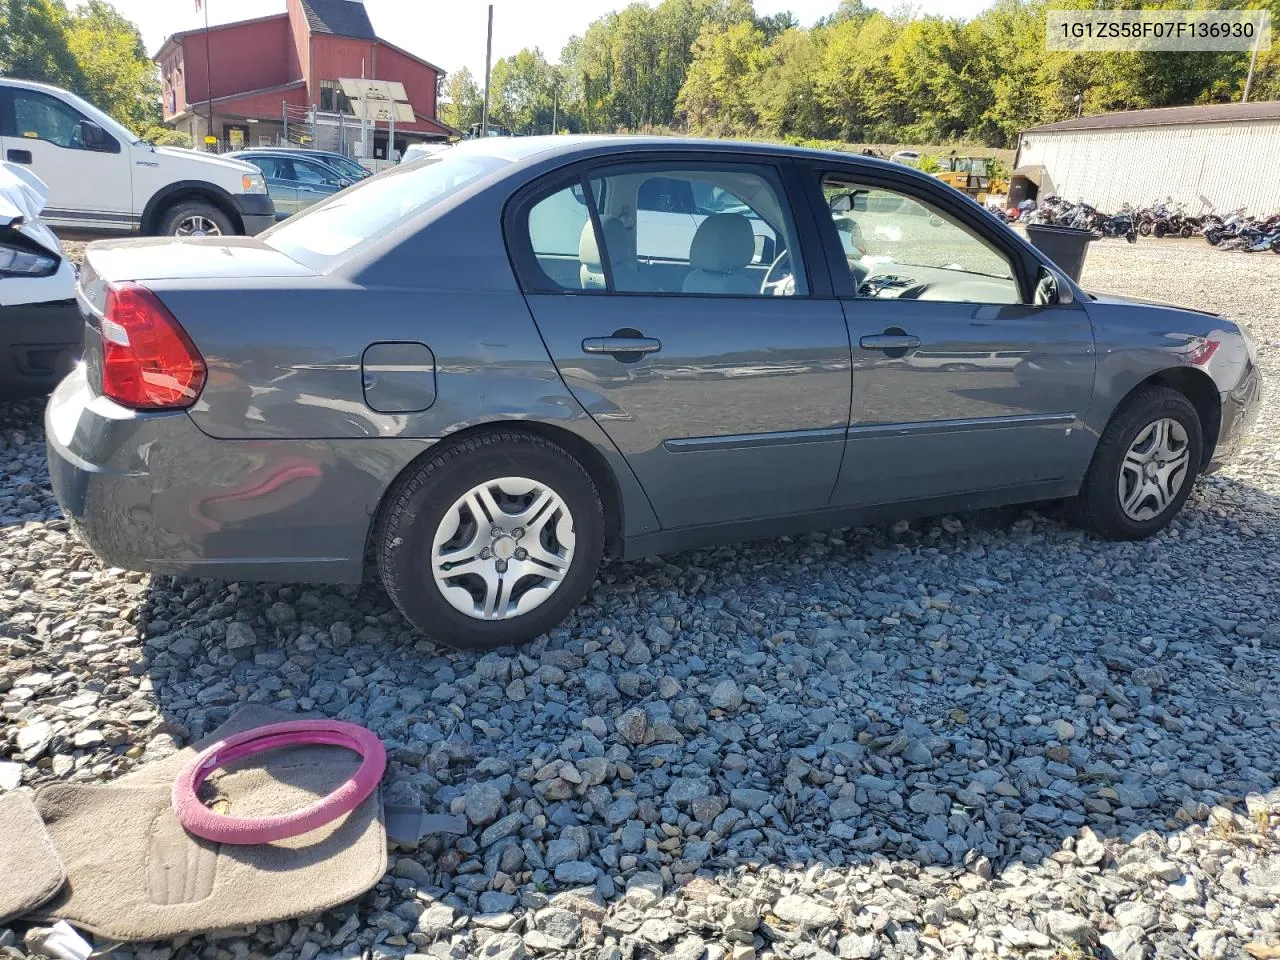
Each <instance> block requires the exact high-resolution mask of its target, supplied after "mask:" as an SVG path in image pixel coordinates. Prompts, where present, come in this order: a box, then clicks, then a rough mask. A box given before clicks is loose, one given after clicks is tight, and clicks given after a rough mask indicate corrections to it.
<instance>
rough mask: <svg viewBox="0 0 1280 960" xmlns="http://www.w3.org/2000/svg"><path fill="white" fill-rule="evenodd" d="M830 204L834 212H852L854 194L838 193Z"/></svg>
mask: <svg viewBox="0 0 1280 960" xmlns="http://www.w3.org/2000/svg"><path fill="white" fill-rule="evenodd" d="M828 206H829V207H831V212H832V213H850V212H852V210H853V194H852V193H837V194H836V195H835V196H834V197H832V198H831V200H830V202H829V203H828Z"/></svg>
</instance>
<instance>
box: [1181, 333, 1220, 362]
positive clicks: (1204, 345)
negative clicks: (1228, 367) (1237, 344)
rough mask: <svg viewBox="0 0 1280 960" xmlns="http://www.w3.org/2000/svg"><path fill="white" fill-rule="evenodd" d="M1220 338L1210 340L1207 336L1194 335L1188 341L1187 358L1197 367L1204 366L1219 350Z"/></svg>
mask: <svg viewBox="0 0 1280 960" xmlns="http://www.w3.org/2000/svg"><path fill="white" fill-rule="evenodd" d="M1220 345H1221V341H1220V340H1209V339H1207V338H1205V337H1194V338H1192V339H1191V340H1190V341H1188V343H1187V359H1188V360H1190V361H1191V362H1192V363H1194V364H1195V365H1196V366H1197V367H1203V366H1204V365H1205V364H1207V363H1208V362H1209V361H1210V360H1212V359H1213V355H1214V354H1215V353H1217V352H1218V347H1219V346H1220Z"/></svg>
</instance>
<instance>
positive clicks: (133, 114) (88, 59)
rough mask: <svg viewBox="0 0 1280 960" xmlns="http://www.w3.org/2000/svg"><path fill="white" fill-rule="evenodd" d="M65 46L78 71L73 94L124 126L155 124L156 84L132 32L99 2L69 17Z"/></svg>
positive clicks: (139, 38) (135, 30)
mask: <svg viewBox="0 0 1280 960" xmlns="http://www.w3.org/2000/svg"><path fill="white" fill-rule="evenodd" d="M67 46H68V48H69V49H70V51H71V54H72V56H74V57H75V61H76V64H77V66H78V67H79V73H80V82H79V83H78V84H77V85H76V92H77V93H79V94H80V95H81V96H83V97H84V98H85V99H86V100H89V101H90V102H91V103H93V104H94V105H95V106H96V107H98V108H99V109H101V110H104V111H106V112H107V113H109V114H111V116H113V117H115V118H116V119H117V120H119V121H120V122H121V123H123V124H125V126H127V127H129V128H131V129H133V130H140V129H143V128H144V127H146V126H147V125H148V124H151V123H158V122H159V121H160V115H161V113H160V79H159V75H158V73H157V71H156V65H155V64H154V63H153V62H152V60H151V58H150V57H149V56H147V50H146V47H144V46H143V43H142V35H141V34H140V33H139V32H138V28H137V27H136V26H134V25H133V23H132V22H131V21H129V20H127V19H125V18H124V17H123V16H121V15H120V13H119V12H117V10H116V9H115V7H113V6H111V5H110V4H109V3H106V2H104V0H89V2H88V3H86V4H85V5H84V6H82V7H79V8H77V9H76V11H75V12H74V13H72V14H71V18H70V22H69V23H68V26H67Z"/></svg>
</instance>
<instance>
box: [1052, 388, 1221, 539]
mask: <svg viewBox="0 0 1280 960" xmlns="http://www.w3.org/2000/svg"><path fill="white" fill-rule="evenodd" d="M1203 449H1204V439H1203V435H1202V431H1201V427H1200V418H1199V416H1198V415H1197V413H1196V409H1195V407H1193V406H1192V405H1191V401H1189V400H1188V399H1187V398H1186V397H1185V396H1184V395H1183V394H1181V393H1179V392H1178V391H1176V390H1171V389H1169V388H1168V387H1145V388H1143V389H1142V390H1140V391H1139V392H1138V393H1136V394H1135V395H1134V396H1132V397H1131V398H1129V399H1128V400H1127V401H1125V403H1124V404H1123V406H1121V407H1120V409H1119V410H1117V411H1116V413H1115V415H1114V416H1113V417H1112V418H1111V422H1110V423H1109V424H1107V428H1106V429H1105V430H1104V431H1103V433H1102V437H1101V439H1100V440H1099V441H1098V448H1097V450H1095V451H1094V455H1093V462H1092V463H1091V464H1090V465H1089V472H1088V473H1087V474H1086V475H1085V479H1084V483H1083V484H1082V486H1081V488H1080V494H1079V496H1077V497H1076V500H1075V503H1074V508H1075V513H1076V515H1077V518H1078V519H1079V520H1080V523H1081V525H1082V526H1084V527H1085V528H1086V529H1087V530H1090V531H1091V532H1093V533H1095V534H1097V535H1098V536H1101V537H1105V538H1106V539H1108V540H1139V539H1142V538H1143V537H1149V536H1151V535H1152V534H1154V533H1157V532H1159V531H1160V530H1163V529H1164V528H1165V527H1166V526H1168V525H1169V522H1170V521H1171V520H1172V519H1173V517H1174V515H1175V514H1176V513H1177V512H1178V510H1179V509H1180V508H1181V507H1182V504H1183V503H1184V502H1186V499H1187V497H1188V496H1189V495H1190V493H1191V487H1192V485H1193V484H1194V483H1195V479H1196V475H1197V474H1198V473H1199V468H1200V463H1201V462H1202V453H1203Z"/></svg>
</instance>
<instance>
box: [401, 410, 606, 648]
mask: <svg viewBox="0 0 1280 960" xmlns="http://www.w3.org/2000/svg"><path fill="white" fill-rule="evenodd" d="M376 538H377V548H378V565H379V569H380V572H381V574H382V581H383V584H384V585H385V586H386V589H387V592H388V594H390V596H391V599H392V601H393V602H394V603H395V604H396V606H397V607H398V608H399V609H400V612H401V613H403V614H404V616H405V617H406V618H407V619H408V620H409V621H410V622H411V623H412V624H413V625H414V626H415V627H417V628H418V629H419V630H421V631H422V632H423V633H424V634H426V635H427V636H428V637H430V638H431V639H433V640H436V641H438V642H440V643H443V644H446V645H448V646H451V647H456V648H459V649H469V650H489V649H493V648H496V647H502V646H506V645H508V644H518V643H524V642H527V641H529V640H532V639H533V638H534V637H536V636H538V635H540V634H542V633H545V632H546V631H548V630H550V629H551V628H552V627H554V626H555V625H556V624H558V623H559V622H560V621H561V620H562V619H564V617H565V616H566V615H567V614H568V613H569V611H570V610H572V609H573V608H574V607H575V606H576V605H577V604H578V603H579V602H580V601H581V600H582V598H583V596H585V595H586V592H587V590H588V588H589V587H590V586H591V583H592V581H593V580H594V578H595V575H596V570H597V568H598V567H599V565H600V558H601V555H602V553H603V551H604V511H603V508H602V506H601V502H600V496H599V493H598V492H597V490H596V487H595V484H594V483H593V482H592V480H591V477H590V475H589V474H588V473H587V472H586V471H585V470H584V469H583V468H582V466H581V465H580V464H579V463H578V462H577V461H576V460H575V459H574V458H573V457H572V456H571V455H570V454H569V453H568V452H566V451H565V450H564V449H562V448H561V447H559V446H557V445H556V444H554V443H552V442H550V441H549V440H546V439H544V438H542V437H535V436H528V435H524V434H507V433H502V434H486V435H482V436H478V437H473V438H471V439H468V440H465V441H463V442H461V443H458V444H456V445H454V446H451V447H450V448H449V449H447V450H445V451H443V452H442V453H440V454H438V455H436V456H434V457H431V458H429V459H428V460H427V461H426V462H425V463H423V464H422V465H421V466H420V467H418V468H416V469H415V470H414V471H413V473H411V474H410V475H408V476H407V477H406V478H405V479H404V480H402V481H401V482H400V483H399V484H398V486H397V487H396V488H394V489H393V490H392V491H391V492H390V493H389V494H388V501H387V506H386V509H384V510H383V512H382V516H381V519H380V521H379V525H378V531H377V534H376Z"/></svg>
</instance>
